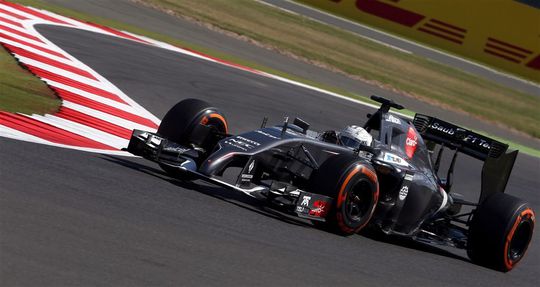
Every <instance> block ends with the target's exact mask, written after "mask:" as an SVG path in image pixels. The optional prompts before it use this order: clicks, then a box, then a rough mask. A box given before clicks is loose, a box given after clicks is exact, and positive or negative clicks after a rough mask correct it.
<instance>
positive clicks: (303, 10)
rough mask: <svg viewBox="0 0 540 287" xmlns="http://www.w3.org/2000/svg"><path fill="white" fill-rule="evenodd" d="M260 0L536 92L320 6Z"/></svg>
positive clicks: (524, 84) (537, 89) (523, 83)
mask: <svg viewBox="0 0 540 287" xmlns="http://www.w3.org/2000/svg"><path fill="white" fill-rule="evenodd" d="M260 1H262V2H266V3H268V4H271V5H275V6H277V7H280V8H283V9H285V10H288V11H291V12H294V13H298V14H301V15H304V16H307V17H310V18H312V19H315V20H317V21H320V22H323V23H326V24H329V25H333V26H336V27H339V28H341V29H344V30H347V31H350V32H353V33H355V34H358V35H361V36H363V37H367V38H370V39H374V40H376V41H380V42H383V43H386V44H388V45H392V46H395V47H398V48H400V49H404V50H406V51H409V52H411V53H413V54H416V55H419V56H422V57H424V58H427V59H430V60H433V61H436V62H439V63H443V64H445V65H448V66H450V67H453V68H457V69H460V70H463V71H465V72H467V73H471V74H474V75H478V76H481V77H483V78H485V79H489V80H491V81H493V82H495V83H499V84H500V85H504V86H507V87H510V88H513V89H516V90H520V91H522V92H525V93H528V94H531V95H536V96H540V87H539V86H538V85H537V84H534V83H532V82H528V81H525V80H521V79H518V78H515V77H512V76H509V75H507V74H504V73H502V72H498V71H496V70H495V69H490V68H487V67H486V66H481V65H478V64H475V63H473V62H471V61H468V60H465V59H463V58H460V57H458V56H451V55H450V54H448V53H444V52H441V51H438V50H436V49H431V48H428V47H426V46H423V45H419V44H416V43H415V42H414V41H407V40H404V39H402V38H399V37H395V36H392V35H390V34H387V33H382V32H380V31H378V30H376V29H373V28H370V27H368V26H365V25H358V24H356V23H352V22H351V21H347V20H345V19H343V18H339V17H335V16H332V15H329V14H326V13H324V12H321V11H320V10H316V9H312V8H309V7H308V6H304V5H302V4H298V3H295V2H294V1H291V0H260Z"/></svg>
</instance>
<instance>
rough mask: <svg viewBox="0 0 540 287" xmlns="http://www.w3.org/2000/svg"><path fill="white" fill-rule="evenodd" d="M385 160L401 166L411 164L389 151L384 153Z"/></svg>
mask: <svg viewBox="0 0 540 287" xmlns="http://www.w3.org/2000/svg"><path fill="white" fill-rule="evenodd" d="M383 161H385V162H388V163H391V164H397V165H401V166H409V164H408V163H407V162H406V161H405V160H404V159H402V158H401V157H399V156H397V155H395V154H393V153H389V152H387V153H385V154H384V157H383Z"/></svg>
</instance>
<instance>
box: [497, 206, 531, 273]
mask: <svg viewBox="0 0 540 287" xmlns="http://www.w3.org/2000/svg"><path fill="white" fill-rule="evenodd" d="M527 216H528V217H530V218H531V219H532V221H533V224H534V220H535V219H534V212H533V211H532V209H530V208H527V209H525V210H523V211H522V212H521V213H520V214H519V216H518V217H517V218H516V221H515V222H514V225H513V226H512V229H511V230H510V232H509V233H508V236H506V242H505V244H504V265H505V266H506V268H507V269H508V270H510V269H512V267H514V264H515V263H516V262H514V261H513V260H511V259H510V258H508V248H509V247H510V242H511V241H512V238H513V237H514V233H515V232H516V229H517V227H518V225H519V223H521V219H522V218H524V217H527ZM519 259H521V258H519ZM518 261H519V260H518Z"/></svg>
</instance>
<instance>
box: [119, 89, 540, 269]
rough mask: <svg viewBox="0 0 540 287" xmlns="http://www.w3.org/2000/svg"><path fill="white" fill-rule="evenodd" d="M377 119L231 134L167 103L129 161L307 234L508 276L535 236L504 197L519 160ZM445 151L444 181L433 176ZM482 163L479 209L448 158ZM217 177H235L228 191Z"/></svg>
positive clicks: (420, 124)
mask: <svg viewBox="0 0 540 287" xmlns="http://www.w3.org/2000/svg"><path fill="white" fill-rule="evenodd" d="M372 99H373V100H375V101H377V102H379V103H380V104H381V105H380V108H379V109H378V110H377V111H376V112H374V113H373V114H372V115H368V120H367V121H366V123H365V124H364V125H363V127H359V126H349V127H348V128H347V129H345V130H343V131H341V132H336V131H325V132H316V131H313V130H311V129H310V127H309V124H308V123H306V122H305V121H303V120H301V119H299V118H296V119H295V120H294V121H292V122H289V120H288V118H286V120H285V121H284V122H283V123H282V124H280V125H276V126H272V127H266V118H265V119H264V120H263V123H262V125H261V128H259V129H257V130H254V131H249V132H246V133H242V134H239V135H232V134H229V133H228V131H229V126H228V125H229V124H228V122H227V120H226V118H225V116H224V115H223V114H222V113H221V112H220V111H219V110H218V109H217V108H215V107H213V106H212V105H210V104H208V103H207V102H204V101H202V100H198V99H186V100H183V101H181V102H179V103H178V104H176V105H175V106H174V107H173V108H172V109H171V110H170V111H169V112H168V113H167V114H166V115H165V117H164V119H163V121H162V122H161V125H160V126H159V129H158V131H157V133H151V132H147V131H141V130H134V131H133V134H132V137H131V139H130V142H129V146H128V147H127V151H129V152H130V153H132V154H134V155H138V156H142V157H144V158H146V159H149V160H151V161H154V162H157V163H158V164H159V165H160V166H161V168H162V169H163V170H164V171H166V172H167V173H168V174H169V175H170V176H173V177H175V178H177V179H180V180H196V179H200V180H204V181H207V182H211V183H214V184H217V185H220V186H223V187H225V188H228V189H231V190H235V191H239V192H242V193H245V194H247V195H249V196H252V197H255V198H257V199H260V200H263V201H265V202H267V203H268V204H269V205H271V206H273V207H275V208H278V209H280V210H281V211H283V212H286V213H290V214H292V215H296V216H298V217H301V218H306V219H309V220H311V221H312V222H313V223H314V225H316V226H319V227H321V228H324V229H327V230H331V231H333V232H336V233H339V234H343V235H350V234H354V233H358V232H359V231H360V230H362V229H363V228H364V227H369V228H370V229H374V230H377V231H378V232H382V233H383V234H389V235H399V236H405V237H408V238H411V239H413V240H416V241H420V242H424V243H429V244H438V245H445V246H452V247H456V248H461V249H466V250H467V253H468V255H469V257H470V258H471V260H472V261H473V262H475V263H477V264H481V265H484V266H487V267H490V268H494V269H497V270H500V271H505V272H506V271H509V270H511V269H512V268H514V266H515V265H516V264H517V263H518V262H519V261H520V259H521V258H522V257H523V256H524V254H525V252H526V250H527V247H528V245H529V242H530V240H531V237H532V233H533V229H534V222H535V217H534V212H533V210H532V209H531V207H530V206H529V204H528V203H526V202H525V201H523V200H521V199H518V198H516V197H514V196H511V195H508V194H505V193H504V190H505V187H506V183H507V181H508V178H509V176H510V173H511V171H512V168H513V165H514V161H515V159H516V157H517V153H518V152H517V151H511V152H510V151H508V145H506V144H503V143H501V142H498V141H495V140H493V139H490V138H487V137H485V136H482V135H479V134H477V133H474V132H472V131H470V130H467V129H464V128H461V127H458V126H456V125H453V124H451V123H448V122H445V121H442V120H439V119H436V118H434V117H430V116H426V115H422V114H416V116H415V117H414V119H413V120H412V121H411V120H408V119H404V118H402V117H400V116H397V115H394V114H392V113H390V108H395V109H402V108H403V107H402V106H400V105H399V104H396V103H394V102H393V101H391V100H387V99H384V98H380V97H376V96H372ZM445 151H447V153H448V151H450V152H451V155H452V156H451V160H447V161H449V166H448V167H447V170H448V172H447V174H446V176H445V178H442V177H439V175H438V172H439V168H440V165H441V162H443V161H442V160H441V159H442V158H443V154H444V152H445ZM458 153H463V154H466V155H469V156H472V157H474V158H476V159H478V160H481V161H483V168H482V176H481V183H482V187H481V191H480V196H479V200H478V202H470V201H467V200H464V199H463V197H461V196H459V194H458V193H455V192H454V191H453V190H452V182H453V173H454V165H455V162H456V158H457V154H458ZM226 170H233V171H236V174H237V175H238V176H237V177H235V178H234V180H232V181H231V180H228V181H227V180H226V179H225V178H224V177H223V174H224V172H225V171H226Z"/></svg>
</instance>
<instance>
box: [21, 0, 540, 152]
mask: <svg viewBox="0 0 540 287" xmlns="http://www.w3.org/2000/svg"><path fill="white" fill-rule="evenodd" d="M212 1H213V0H212ZM235 1H236V0H235ZM13 2H16V3H20V4H24V5H29V6H33V7H36V8H40V9H46V10H48V11H51V12H55V13H58V14H61V15H64V16H68V17H73V18H76V19H79V20H83V21H90V22H93V23H97V24H101V25H106V26H109V27H113V28H116V29H120V30H125V31H129V32H132V33H135V34H139V35H143V36H147V37H150V38H153V39H156V40H159V41H163V42H166V43H169V44H173V45H177V46H181V47H184V48H189V49H193V50H196V51H199V52H202V53H205V54H208V55H210V56H213V57H217V58H220V59H223V60H226V61H230V62H234V63H237V64H240V65H244V66H247V67H251V68H254V69H257V70H261V71H264V72H267V73H270V74H274V75H277V76H280V77H284V78H287V79H290V80H293V81H297V82H300V83H303V84H306V85H310V86H314V87H316V88H320V89H323V90H327V91H330V92H333V93H336V94H340V95H343V96H346V97H350V98H353V99H357V100H359V101H362V102H366V103H370V104H375V105H376V104H377V103H375V102H373V101H371V100H370V99H369V98H368V97H366V96H365V95H361V94H357V93H352V92H349V91H344V90H341V89H338V88H335V87H331V86H327V85H323V84H320V83H317V82H313V81H309V80H306V79H303V78H299V77H295V76H291V75H289V74H287V73H284V72H281V71H278V70H274V69H271V68H268V67H265V66H262V65H260V64H257V63H254V62H250V61H246V60H243V59H240V58H237V57H234V56H231V55H229V54H225V53H221V52H218V51H215V50H212V49H208V48H206V47H202V46H198V45H193V44H191V43H187V42H185V41H181V40H178V39H175V38H172V37H168V36H165V35H162V34H159V33H155V32H150V31H147V30H145V29H142V28H139V27H135V26H131V25H127V24H125V23H121V22H118V21H114V20H110V19H105V18H102V17H98V16H93V15H88V14H84V13H80V12H77V11H73V10H70V9H66V8H63V7H59V6H56V5H52V4H48V3H45V2H42V1H40V0H15V1H13ZM201 2H204V1H201ZM231 2H234V1H231ZM401 112H403V114H405V115H408V116H414V112H413V111H409V110H404V111H401ZM487 136H489V135H487ZM490 137H491V136H490ZM498 140H500V141H502V142H506V143H509V144H510V146H511V147H512V148H514V149H520V150H521V151H522V152H524V153H526V154H529V155H533V156H537V157H540V151H538V150H535V149H532V148H529V147H525V146H523V145H519V144H516V143H513V142H510V141H508V140H505V139H498Z"/></svg>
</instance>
